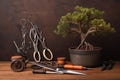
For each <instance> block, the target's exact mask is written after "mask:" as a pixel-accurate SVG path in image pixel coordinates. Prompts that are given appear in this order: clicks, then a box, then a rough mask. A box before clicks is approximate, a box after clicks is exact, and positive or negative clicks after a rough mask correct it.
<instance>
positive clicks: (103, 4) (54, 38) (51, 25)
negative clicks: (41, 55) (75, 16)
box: [0, 0, 120, 60]
mask: <svg viewBox="0 0 120 80" xmlns="http://www.w3.org/2000/svg"><path fill="white" fill-rule="evenodd" d="M76 5H80V6H84V7H94V8H97V9H99V10H103V11H105V14H104V18H105V20H106V21H108V22H110V23H111V25H112V26H113V27H114V28H115V29H116V33H114V34H111V35H108V36H106V37H95V38H94V39H93V38H92V39H91V43H93V44H94V45H97V46H101V47H102V48H103V50H102V54H103V58H104V59H112V60H120V49H119V45H120V35H119V34H120V0H0V60H10V57H11V56H12V55H16V54H17V52H16V48H15V46H14V44H13V41H14V40H15V41H16V42H17V43H18V45H19V46H20V45H21V44H20V42H21V40H22V38H21V33H20V31H19V30H18V28H17V27H18V26H19V20H20V19H21V18H26V17H28V16H29V15H32V22H34V23H35V24H37V25H38V26H41V28H42V30H43V34H44V37H45V38H46V43H47V46H48V47H49V48H50V49H51V50H52V52H53V54H54V60H55V59H56V57H60V56H65V57H66V58H67V60H69V54H68V47H71V46H73V45H77V44H78V41H79V38H76V37H74V36H72V35H69V36H67V37H66V38H62V37H61V36H58V35H56V34H55V33H54V32H53V31H54V29H55V28H56V26H57V24H58V21H59V19H60V17H61V16H62V15H65V14H66V12H70V11H72V10H73V9H74V7H75V6H76ZM40 51H41V49H40ZM28 54H29V56H32V51H30V52H29V53H28ZM43 60H44V59H43Z"/></svg>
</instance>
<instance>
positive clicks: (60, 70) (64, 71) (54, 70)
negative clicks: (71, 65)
mask: <svg viewBox="0 0 120 80" xmlns="http://www.w3.org/2000/svg"><path fill="white" fill-rule="evenodd" d="M30 63H31V64H33V65H37V66H39V67H42V68H45V69H47V70H48V71H47V70H33V73H40V74H41V73H42V74H45V73H57V74H76V75H86V74H85V73H81V72H77V71H73V70H68V69H64V68H58V67H57V68H56V67H51V66H48V65H44V64H40V63H36V62H30Z"/></svg>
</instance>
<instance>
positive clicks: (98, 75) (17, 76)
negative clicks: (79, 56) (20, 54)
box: [0, 62, 120, 80]
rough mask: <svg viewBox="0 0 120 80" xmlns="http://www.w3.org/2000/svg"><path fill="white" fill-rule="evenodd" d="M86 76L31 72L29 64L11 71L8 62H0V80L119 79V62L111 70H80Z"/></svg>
mask: <svg viewBox="0 0 120 80" xmlns="http://www.w3.org/2000/svg"><path fill="white" fill-rule="evenodd" d="M80 72H84V73H86V74H87V76H81V75H69V74H63V75H61V74H33V73H32V69H31V68H30V64H28V65H27V68H26V70H25V71H23V72H13V71H12V70H11V69H10V62H0V80H120V62H116V64H115V66H114V67H113V69H112V70H109V71H108V70H106V71H101V69H100V67H98V68H93V69H91V70H81V71H80Z"/></svg>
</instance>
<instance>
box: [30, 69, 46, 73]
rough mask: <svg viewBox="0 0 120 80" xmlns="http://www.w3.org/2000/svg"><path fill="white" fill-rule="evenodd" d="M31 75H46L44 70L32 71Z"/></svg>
mask: <svg viewBox="0 0 120 80" xmlns="http://www.w3.org/2000/svg"><path fill="white" fill-rule="evenodd" d="M32 73H34V74H46V71H45V70H42V69H41V70H33V71H32Z"/></svg>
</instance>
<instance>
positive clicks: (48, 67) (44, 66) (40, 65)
mask: <svg viewBox="0 0 120 80" xmlns="http://www.w3.org/2000/svg"><path fill="white" fill-rule="evenodd" d="M30 63H31V64H33V65H37V66H39V67H42V68H46V69H48V70H52V71H56V68H53V67H50V66H46V65H43V64H39V63H36V62H30Z"/></svg>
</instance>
